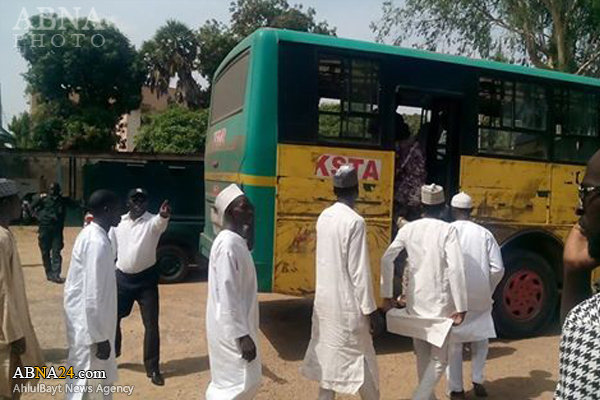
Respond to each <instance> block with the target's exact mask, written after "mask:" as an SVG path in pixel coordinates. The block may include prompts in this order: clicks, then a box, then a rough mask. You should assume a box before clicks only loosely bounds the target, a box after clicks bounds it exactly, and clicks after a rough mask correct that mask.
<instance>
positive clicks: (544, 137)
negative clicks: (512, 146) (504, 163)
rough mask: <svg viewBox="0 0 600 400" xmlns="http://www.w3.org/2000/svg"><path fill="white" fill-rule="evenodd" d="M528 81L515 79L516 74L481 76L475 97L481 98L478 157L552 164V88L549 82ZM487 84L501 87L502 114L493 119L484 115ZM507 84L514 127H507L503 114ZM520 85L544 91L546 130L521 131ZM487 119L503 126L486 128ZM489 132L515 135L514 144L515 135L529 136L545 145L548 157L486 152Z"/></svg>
mask: <svg viewBox="0 0 600 400" xmlns="http://www.w3.org/2000/svg"><path fill="white" fill-rule="evenodd" d="M527 78H528V77H523V76H519V75H513V74H507V75H504V74H480V75H478V76H477V90H476V93H475V96H476V98H477V109H476V114H475V117H476V118H477V121H476V127H477V135H476V151H477V154H478V155H481V156H487V157H498V158H507V159H519V160H530V161H550V160H551V158H552V157H551V155H552V151H553V149H552V144H553V135H552V133H551V131H550V127H551V126H552V122H553V121H551V112H550V111H551V107H552V103H551V100H550V95H549V92H550V88H549V87H548V86H549V85H548V82H544V81H539V80H536V79H527ZM483 80H488V81H490V82H491V84H492V85H493V86H495V87H499V88H500V92H499V93H500V94H501V97H500V98H499V99H497V100H496V101H497V103H498V104H499V105H500V108H501V111H500V114H498V115H495V116H494V115H491V114H488V115H486V114H483V111H482V108H483V107H482V105H483V97H482V94H483V89H482V81H483ZM498 82H499V83H500V85H498ZM505 83H509V84H510V90H511V93H512V96H511V98H510V101H509V103H510V108H511V113H510V125H503V123H504V119H505V116H504V115H503V114H502V113H503V111H504V110H502V106H503V102H504V99H505V95H504V91H505ZM518 85H532V86H534V87H538V88H539V89H542V90H541V93H543V96H544V99H545V103H546V112H545V119H544V124H545V126H544V128H543V129H532V128H528V127H523V126H521V127H518V126H517V125H516V120H517V116H516V114H517V112H516V108H517V105H516V104H517V99H518V98H517V96H518V94H517V86H518ZM482 116H483V117H485V118H490V120H492V119H499V121H500V125H499V126H494V124H493V123H491V122H490V123H489V124H488V125H484V124H482V123H481V118H482ZM484 130H487V131H489V132H492V133H494V132H495V133H508V134H510V135H511V140H514V139H513V138H512V135H514V134H522V135H527V136H529V137H534V138H535V139H536V140H538V141H539V142H541V144H542V145H543V147H542V149H543V151H544V155H543V156H539V157H537V156H527V155H519V154H516V153H515V152H514V151H513V152H512V154H511V153H508V152H503V151H493V150H488V149H485V148H482V146H481V139H482V131H484Z"/></svg>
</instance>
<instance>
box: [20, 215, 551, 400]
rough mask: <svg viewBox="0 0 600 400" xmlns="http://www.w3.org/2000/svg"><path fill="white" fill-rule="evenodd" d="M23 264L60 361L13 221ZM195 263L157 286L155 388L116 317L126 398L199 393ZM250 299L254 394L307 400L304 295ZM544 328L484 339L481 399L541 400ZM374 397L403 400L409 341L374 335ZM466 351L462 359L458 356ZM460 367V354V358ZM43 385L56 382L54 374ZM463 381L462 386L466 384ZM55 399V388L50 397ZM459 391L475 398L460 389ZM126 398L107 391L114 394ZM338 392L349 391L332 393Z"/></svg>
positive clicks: (49, 296) (138, 342)
mask: <svg viewBox="0 0 600 400" xmlns="http://www.w3.org/2000/svg"><path fill="white" fill-rule="evenodd" d="M13 232H15V234H16V237H17V240H18V243H19V252H20V254H21V258H22V262H23V267H24V270H25V277H26V284H27V294H28V297H29V306H30V310H31V314H32V319H33V324H34V327H35V329H36V332H37V336H38V339H39V341H40V345H41V346H42V348H43V349H44V354H45V357H46V360H47V362H48V364H49V365H55V366H60V365H64V363H65V360H66V357H67V343H66V336H65V327H64V318H63V311H62V286H61V285H56V284H52V283H48V282H47V281H46V280H45V277H44V272H43V268H42V266H41V265H40V263H41V261H40V256H39V251H38V248H37V241H36V236H35V230H34V229H32V228H19V227H17V228H14V229H13ZM77 232H78V231H77V230H76V229H68V230H67V231H66V232H65V236H66V240H65V249H64V251H63V257H64V266H63V276H66V269H67V267H66V266H68V264H69V258H70V253H71V248H72V243H73V241H74V238H75V236H76V234H77ZM205 274H206V273H205V271H202V270H196V271H194V272H193V273H192V274H191V275H190V277H189V278H188V280H187V281H186V282H185V283H181V284H176V285H163V286H161V287H160V296H161V310H160V321H161V323H160V326H161V346H162V351H161V353H162V359H161V368H162V370H163V373H164V376H165V378H166V385H165V386H164V387H156V386H154V385H152V384H151V383H150V381H149V380H148V379H147V378H146V375H145V373H144V368H143V364H142V340H143V326H142V323H141V319H140V315H139V310H138V308H137V306H136V307H134V312H133V313H132V315H131V316H130V317H129V318H128V319H126V320H125V321H124V322H123V334H124V343H123V355H122V356H121V358H120V359H119V360H118V361H119V382H118V384H120V385H134V391H133V395H132V396H131V398H136V399H203V398H204V391H205V389H206V386H207V384H208V382H209V380H210V371H209V364H208V356H207V347H206V341H205V334H204V326H205V325H204V310H205V307H206V304H205V303H206V291H207V284H206V275H205ZM259 300H260V313H261V315H260V325H261V338H260V346H261V349H262V354H263V365H264V367H263V371H264V372H263V373H264V379H263V383H262V387H261V389H260V392H259V394H258V399H282V400H287V399H316V394H317V389H318V387H317V384H316V383H315V382H310V381H307V380H306V379H304V378H303V377H302V376H301V375H300V373H299V367H300V365H301V362H302V358H303V355H304V351H305V349H306V347H307V345H308V340H309V336H310V315H311V302H310V301H309V300H306V299H298V298H293V297H286V296H281V295H272V294H263V295H260V297H259ZM550 331H551V332H550V333H548V334H547V335H546V336H543V337H538V338H535V339H526V340H517V341H504V340H496V341H493V342H492V344H491V348H490V354H489V361H488V363H487V369H486V378H487V381H488V382H487V387H488V390H489V393H490V397H489V398H490V399H510V400H513V399H551V398H552V393H553V391H554V388H555V386H556V380H557V369H558V368H557V365H558V344H559V336H558V333H557V332H558V328H557V327H556V326H555V327H553V328H551V330H550ZM376 349H377V354H378V361H379V370H380V385H381V398H382V399H395V400H397V399H408V398H410V394H411V393H412V390H413V389H414V387H415V385H416V368H415V358H414V355H413V353H412V351H411V341H410V340H409V339H407V338H403V337H400V336H395V335H391V334H388V335H385V336H383V337H381V338H379V339H378V340H377V341H376ZM467 359H468V357H467ZM465 368H466V371H467V372H466V373H465V377H468V371H470V362H469V361H466V362H465ZM43 383H46V384H53V385H59V384H62V383H63V382H62V381H56V380H53V381H51V380H46V381H44V382H43ZM467 389H470V384H468V385H467ZM444 391H445V379H444V380H443V381H442V383H440V384H439V385H438V388H437V395H438V398H440V399H443V398H446V396H445V395H444ZM59 396H60V397H62V396H64V395H59ZM468 396H469V398H475V397H474V395H473V394H472V393H468ZM49 397H51V396H50V395H48V394H26V395H24V396H23V398H24V399H43V398H49ZM124 398H128V396H127V395H125V394H116V395H115V399H124ZM339 398H341V399H350V398H354V397H352V396H340V397H339Z"/></svg>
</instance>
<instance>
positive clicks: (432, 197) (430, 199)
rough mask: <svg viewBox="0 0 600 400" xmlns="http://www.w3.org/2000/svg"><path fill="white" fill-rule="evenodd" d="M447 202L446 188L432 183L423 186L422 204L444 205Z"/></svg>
mask: <svg viewBox="0 0 600 400" xmlns="http://www.w3.org/2000/svg"><path fill="white" fill-rule="evenodd" d="M444 201H445V198H444V188H443V187H441V186H440V185H436V184H435V183H432V184H431V185H423V186H421V203H423V204H426V205H428V206H435V205H438V204H442V203H443V202H444Z"/></svg>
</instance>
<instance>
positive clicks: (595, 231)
mask: <svg viewBox="0 0 600 400" xmlns="http://www.w3.org/2000/svg"><path fill="white" fill-rule="evenodd" d="M579 196H580V205H581V207H580V211H579V214H580V215H581V218H580V220H579V224H577V225H576V226H575V227H574V228H573V229H572V231H571V233H570V234H569V237H568V238H567V241H566V243H565V249H564V253H563V259H564V269H565V271H564V278H565V280H564V285H563V307H562V308H563V310H565V311H566V310H567V309H568V308H569V307H570V306H572V305H575V304H577V303H578V302H580V301H581V293H589V287H590V271H591V270H592V269H593V268H595V267H596V266H597V265H599V264H600V151H598V152H597V153H596V154H594V156H592V158H591V159H590V161H589V163H588V166H587V170H586V172H585V176H584V178H583V180H582V182H581V186H580V188H579ZM599 359H600V294H596V295H595V296H593V297H591V298H589V299H588V300H584V301H582V302H580V303H579V304H578V305H576V306H575V307H574V308H573V309H572V310H571V311H570V312H569V314H568V316H567V318H566V319H565V323H564V325H563V329H562V337H561V342H560V357H559V379H558V385H557V387H556V392H555V394H554V398H555V399H556V400H570V399H595V398H598V393H600V383H599V382H600V381H599V380H598V376H600V363H599V362H598V360H599Z"/></svg>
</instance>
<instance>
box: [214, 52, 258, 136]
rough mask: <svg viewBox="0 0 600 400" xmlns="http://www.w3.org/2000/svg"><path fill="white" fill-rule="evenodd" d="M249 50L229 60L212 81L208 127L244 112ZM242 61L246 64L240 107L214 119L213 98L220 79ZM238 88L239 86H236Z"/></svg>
mask: <svg viewBox="0 0 600 400" xmlns="http://www.w3.org/2000/svg"><path fill="white" fill-rule="evenodd" d="M250 50H251V49H250V48H249V47H248V48H246V49H244V50H242V51H241V52H240V54H238V55H237V56H236V57H234V58H233V59H232V60H230V61H229V62H228V63H227V65H226V66H225V67H224V68H223V70H222V71H221V73H219V75H218V76H217V77H216V78H215V79H214V81H213V82H214V83H213V88H212V93H211V99H210V122H209V126H213V125H216V124H218V123H219V122H222V121H224V120H226V119H227V118H230V117H232V116H234V115H236V114H239V113H241V112H242V111H243V110H244V107H245V105H246V92H247V89H248V74H249V72H250V61H251V59H250V56H251V51H250ZM242 59H246V60H247V63H246V66H245V74H244V75H243V76H244V81H243V83H244V84H243V91H242V96H241V99H242V102H241V105H239V106H237V107H235V108H232V109H231V110H229V111H227V112H226V113H224V114H223V115H219V116H218V117H216V116H215V115H214V105H215V98H216V96H217V90H218V85H219V83H220V81H221V79H223V77H225V75H226V74H227V73H228V72H230V71H231V69H232V68H234V67H235V66H237V65H239V61H241V60H242ZM236 86H239V85H236Z"/></svg>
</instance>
